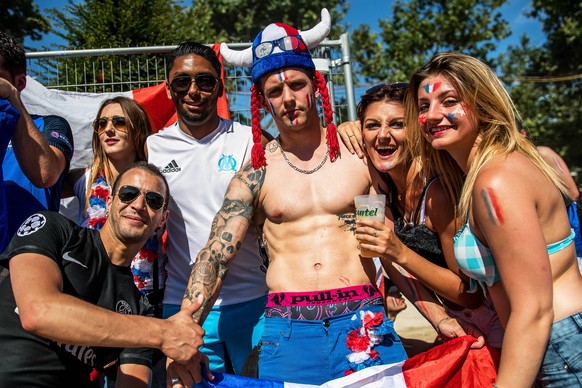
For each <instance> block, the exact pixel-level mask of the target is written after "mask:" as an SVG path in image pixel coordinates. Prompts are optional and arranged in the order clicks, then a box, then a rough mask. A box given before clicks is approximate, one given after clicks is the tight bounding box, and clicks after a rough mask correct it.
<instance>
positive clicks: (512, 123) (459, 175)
mask: <svg viewBox="0 0 582 388" xmlns="http://www.w3.org/2000/svg"><path fill="white" fill-rule="evenodd" d="M437 75H441V76H444V77H445V78H447V79H448V80H449V81H450V82H451V83H452V85H453V86H454V87H455V88H456V90H457V92H458V93H459V98H460V99H461V101H463V103H465V104H467V105H468V107H469V110H470V111H471V112H472V113H473V115H474V118H475V120H476V122H477V123H478V127H479V128H478V129H479V135H480V138H479V140H478V142H479V143H478V144H477V150H476V152H475V157H474V159H473V161H472V163H471V166H470V167H469V171H467V175H466V178H465V179H463V172H462V170H461V169H460V168H459V166H458V165H457V164H456V162H455V160H454V159H453V158H452V157H451V155H450V154H449V153H448V152H446V151H444V150H436V149H434V148H433V147H431V145H430V144H429V143H428V141H426V139H425V138H424V136H423V134H422V132H421V129H420V126H419V123H418V114H419V109H418V102H417V101H418V89H419V87H420V85H421V83H422V81H423V80H425V79H426V78H428V77H434V76H437ZM515 117H516V109H515V106H514V105H513V102H512V100H511V97H510V96H509V93H507V90H505V88H504V87H503V85H502V83H501V81H500V80H499V78H498V77H497V76H496V75H495V73H494V72H493V71H492V70H491V69H490V68H489V67H488V66H487V65H486V64H484V63H483V62H481V61H479V60H478V59H476V58H473V57H471V56H468V55H465V54H458V53H440V54H437V55H435V56H434V57H433V58H432V59H431V60H430V61H429V63H428V64H426V65H425V66H423V67H422V68H420V69H419V70H417V71H416V72H415V73H414V74H413V75H412V78H411V81H410V89H409V94H408V96H407V100H406V122H407V130H408V131H409V133H408V135H409V138H410V139H411V140H410V141H411V152H413V154H415V155H420V156H421V157H422V159H423V160H425V161H426V162H427V163H429V164H430V165H431V166H432V167H433V168H434V169H435V170H436V171H437V172H438V173H439V175H440V176H441V179H442V180H443V182H445V187H446V189H447V191H448V192H449V194H450V195H453V197H454V198H455V199H457V203H458V207H457V212H458V215H459V216H460V217H461V219H463V220H464V219H466V218H467V215H468V213H469V206H470V200H471V192H472V190H473V186H474V184H475V180H476V178H477V175H478V173H479V171H480V170H481V168H482V167H483V165H484V164H485V163H486V162H487V161H488V160H490V159H492V158H494V157H497V156H500V155H508V154H510V153H512V152H520V153H521V154H523V155H525V156H527V157H528V158H529V159H530V160H531V161H532V163H533V164H534V165H536V167H538V168H539V169H540V171H541V172H542V173H543V174H544V175H545V176H546V177H547V178H548V179H549V180H550V181H551V182H552V183H554V184H555V185H556V186H557V187H558V189H559V190H560V191H561V192H562V193H563V194H564V195H567V190H566V188H565V186H564V184H563V183H562V182H561V181H560V178H559V177H558V175H557V174H556V172H555V171H554V170H553V169H552V168H551V167H550V166H549V165H548V164H547V163H546V162H545V161H544V160H543V159H542V157H541V156H540V154H539V152H538V150H537V149H536V147H535V146H534V145H533V144H532V143H531V142H530V141H529V140H528V139H526V138H525V137H524V136H522V135H521V134H520V133H519V129H518V128H517V125H516V120H515ZM463 180H464V183H463Z"/></svg>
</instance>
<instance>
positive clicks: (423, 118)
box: [418, 114, 426, 125]
mask: <svg viewBox="0 0 582 388" xmlns="http://www.w3.org/2000/svg"><path fill="white" fill-rule="evenodd" d="M418 123H419V124H420V125H425V124H426V116H425V115H424V114H422V115H420V116H418Z"/></svg>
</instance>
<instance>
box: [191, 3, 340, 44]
mask: <svg viewBox="0 0 582 388" xmlns="http://www.w3.org/2000/svg"><path fill="white" fill-rule="evenodd" d="M203 4H207V5H208V8H209V9H210V10H211V12H212V14H213V17H212V18H211V20H210V24H209V26H210V27H211V29H212V30H214V31H217V32H218V33H219V35H220V36H223V37H225V38H226V40H227V41H229V42H237V41H242V42H249V41H252V40H253V39H254V38H255V36H256V35H257V34H258V33H259V31H260V30H261V29H263V28H264V27H265V26H267V25H268V24H270V23H273V22H282V23H285V24H288V25H290V26H293V27H295V28H298V29H309V28H311V27H313V26H314V25H315V24H316V23H317V22H318V21H319V20H320V17H321V16H320V15H321V9H322V8H327V9H328V10H329V12H330V15H331V19H332V32H331V33H330V37H331V38H337V37H338V36H339V34H340V33H341V32H342V29H343V27H342V25H341V22H342V21H343V18H344V17H345V13H346V12H347V9H348V7H349V3H347V1H346V0H277V1H265V0H198V1H194V2H193V6H192V8H196V7H199V6H202V5H203ZM210 5H211V6H210Z"/></svg>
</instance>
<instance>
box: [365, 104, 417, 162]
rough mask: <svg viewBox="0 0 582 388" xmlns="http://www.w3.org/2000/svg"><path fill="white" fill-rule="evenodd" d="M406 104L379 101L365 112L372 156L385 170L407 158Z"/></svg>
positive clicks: (368, 148) (366, 134)
mask: <svg viewBox="0 0 582 388" xmlns="http://www.w3.org/2000/svg"><path fill="white" fill-rule="evenodd" d="M404 129H405V127H404V106H403V105H402V104H398V103H394V102H384V101H378V102H374V103H372V104H370V105H369V106H368V108H367V109H366V112H365V114H364V123H363V127H362V135H363V140H364V144H365V146H366V150H367V152H368V157H369V158H370V160H371V161H372V163H373V164H374V166H375V167H376V168H377V169H378V170H379V171H381V172H387V171H389V170H392V169H393V168H395V167H396V166H399V165H401V164H402V163H403V162H404V161H405V160H406V157H405V155H404V152H405V150H406V135H405V130H404Z"/></svg>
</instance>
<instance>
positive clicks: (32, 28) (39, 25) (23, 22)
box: [0, 0, 50, 42]
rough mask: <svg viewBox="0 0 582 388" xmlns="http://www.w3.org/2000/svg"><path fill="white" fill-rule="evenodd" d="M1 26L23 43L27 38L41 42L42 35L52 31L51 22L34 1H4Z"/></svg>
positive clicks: (0, 16)
mask: <svg viewBox="0 0 582 388" xmlns="http://www.w3.org/2000/svg"><path fill="white" fill-rule="evenodd" d="M0 26H2V31H4V32H6V33H8V34H10V35H11V36H12V37H14V38H15V39H18V40H19V41H21V42H22V41H23V40H24V37H26V36H28V37H30V38H31V39H32V40H40V39H41V38H42V34H43V33H47V32H49V30H50V23H49V21H48V20H47V19H46V18H45V17H44V16H42V15H41V13H40V11H39V9H38V5H36V4H33V2H32V0H3V1H2V2H1V3H0Z"/></svg>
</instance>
